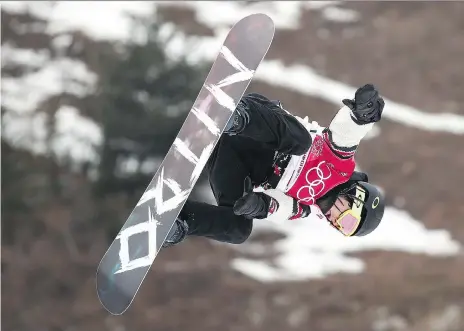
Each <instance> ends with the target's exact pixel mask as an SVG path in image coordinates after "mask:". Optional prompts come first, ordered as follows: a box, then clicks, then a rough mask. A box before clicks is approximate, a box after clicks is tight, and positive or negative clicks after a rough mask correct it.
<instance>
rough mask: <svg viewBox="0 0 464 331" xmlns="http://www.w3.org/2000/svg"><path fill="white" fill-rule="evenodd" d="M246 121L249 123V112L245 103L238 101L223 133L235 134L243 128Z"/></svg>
mask: <svg viewBox="0 0 464 331" xmlns="http://www.w3.org/2000/svg"><path fill="white" fill-rule="evenodd" d="M248 123H250V114H249V113H248V110H247V106H246V104H245V103H244V102H242V101H240V102H239V103H238V105H237V108H235V111H234V113H233V114H232V117H231V118H230V120H229V122H227V125H226V128H225V129H224V133H226V134H228V135H229V136H234V135H237V134H239V133H241V132H242V131H243V130H244V129H245V127H246V126H247V125H248Z"/></svg>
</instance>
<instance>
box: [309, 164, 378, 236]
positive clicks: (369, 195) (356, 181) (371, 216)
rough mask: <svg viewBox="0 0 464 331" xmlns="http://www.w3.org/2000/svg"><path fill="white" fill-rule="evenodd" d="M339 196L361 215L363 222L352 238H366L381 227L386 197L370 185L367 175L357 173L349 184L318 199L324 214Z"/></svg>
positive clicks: (336, 188) (342, 185)
mask: <svg viewBox="0 0 464 331" xmlns="http://www.w3.org/2000/svg"><path fill="white" fill-rule="evenodd" d="M339 196H346V197H347V198H348V199H349V200H350V202H351V203H352V204H351V209H352V210H354V211H355V212H357V213H359V214H360V215H361V222H360V223H359V226H358V229H357V230H356V232H354V233H353V234H352V236H365V235H367V234H369V233H371V232H372V231H374V230H375V229H376V228H377V227H378V226H379V224H380V221H381V220H382V217H383V214H384V211H385V197H384V195H383V194H382V193H381V192H380V190H379V189H378V188H377V187H375V186H374V185H372V184H369V183H368V176H367V174H365V173H363V172H358V171H355V172H354V173H353V174H352V175H351V177H350V179H349V180H348V181H347V182H345V183H343V184H341V185H339V186H338V187H335V188H334V189H332V190H331V191H329V192H327V193H326V194H325V195H324V196H323V197H321V198H320V199H318V201H317V204H318V206H319V208H320V209H321V211H322V213H324V214H325V213H327V211H328V210H329V209H330V208H331V207H332V206H333V204H334V203H335V201H336V200H337V197H339Z"/></svg>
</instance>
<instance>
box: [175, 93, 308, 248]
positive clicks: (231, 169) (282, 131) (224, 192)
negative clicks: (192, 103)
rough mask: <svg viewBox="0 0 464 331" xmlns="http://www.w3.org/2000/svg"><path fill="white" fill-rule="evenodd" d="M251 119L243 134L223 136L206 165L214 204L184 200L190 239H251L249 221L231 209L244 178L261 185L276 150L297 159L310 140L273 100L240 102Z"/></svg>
mask: <svg viewBox="0 0 464 331" xmlns="http://www.w3.org/2000/svg"><path fill="white" fill-rule="evenodd" d="M242 101H243V102H245V103H246V105H247V109H248V112H249V115H250V122H249V124H248V125H247V126H246V128H245V130H244V131H243V132H242V133H240V134H238V135H234V136H229V135H227V134H224V135H222V137H221V138H220V140H219V142H218V144H217V145H216V147H215V149H214V151H213V154H212V155H211V157H210V159H209V160H208V163H207V165H206V170H207V174H208V179H209V182H210V185H211V189H212V191H213V194H214V197H215V199H216V202H217V206H215V205H210V204H207V203H204V202H197V201H192V200H188V201H187V202H186V204H185V205H184V208H183V209H182V211H181V213H180V215H179V216H180V218H181V219H183V220H186V221H187V223H188V225H189V232H188V235H191V236H203V237H207V238H210V239H214V240H217V241H220V242H226V243H232V244H240V243H242V242H244V241H245V240H246V239H247V238H248V237H249V235H250V233H251V230H252V227H253V220H250V219H247V218H245V217H243V216H237V215H235V214H234V212H233V209H232V208H233V206H234V203H235V201H236V200H237V199H239V198H240V197H242V195H243V192H244V180H245V178H246V177H247V176H249V177H250V178H251V180H252V182H253V184H261V183H262V182H263V181H264V180H265V179H266V177H267V176H268V175H269V172H271V171H272V164H273V160H274V156H275V153H276V152H280V153H285V154H291V155H301V154H303V153H305V152H306V151H307V150H308V149H309V147H310V146H311V136H310V135H309V133H308V131H307V130H306V129H305V128H304V127H303V125H302V124H301V123H300V122H298V120H297V119H296V118H295V117H293V116H292V115H290V114H288V113H287V112H286V111H284V110H283V109H282V108H280V107H279V106H278V104H279V103H278V102H277V101H271V100H269V99H267V98H266V97H264V96H262V95H259V94H256V93H252V94H248V95H246V96H245V97H244V98H242Z"/></svg>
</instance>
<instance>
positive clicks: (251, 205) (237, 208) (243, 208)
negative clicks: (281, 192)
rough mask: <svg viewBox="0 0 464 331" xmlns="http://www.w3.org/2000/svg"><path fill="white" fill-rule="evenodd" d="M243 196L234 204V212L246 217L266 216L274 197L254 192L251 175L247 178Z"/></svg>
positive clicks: (258, 217)
mask: <svg viewBox="0 0 464 331" xmlns="http://www.w3.org/2000/svg"><path fill="white" fill-rule="evenodd" d="M244 186H245V187H244V193H243V196H242V197H241V198H240V199H238V200H237V201H236V202H235V204H234V208H233V210H234V214H235V215H241V216H244V217H245V218H249V219H253V218H257V219H262V218H266V216H267V214H268V211H269V206H270V204H271V201H272V198H271V197H270V196H268V195H266V194H264V193H261V192H253V184H252V183H251V179H250V177H247V178H245V183H244Z"/></svg>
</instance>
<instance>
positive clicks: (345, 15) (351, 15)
mask: <svg viewBox="0 0 464 331" xmlns="http://www.w3.org/2000/svg"><path fill="white" fill-rule="evenodd" d="M322 16H323V17H324V18H325V19H326V20H328V21H333V22H342V23H350V22H356V21H358V20H359V18H360V16H359V13H358V12H356V11H354V10H352V9H347V8H339V7H327V8H324V9H323V10H322Z"/></svg>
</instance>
